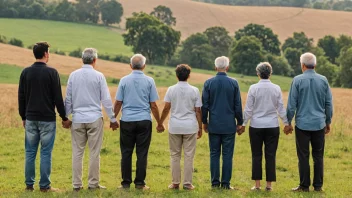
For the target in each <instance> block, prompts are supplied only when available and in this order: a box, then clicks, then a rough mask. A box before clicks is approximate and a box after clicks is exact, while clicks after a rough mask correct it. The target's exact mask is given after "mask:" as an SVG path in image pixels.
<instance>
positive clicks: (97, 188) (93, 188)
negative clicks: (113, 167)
mask: <svg viewBox="0 0 352 198" xmlns="http://www.w3.org/2000/svg"><path fill="white" fill-rule="evenodd" d="M88 190H106V187H105V186H101V185H99V186H97V187H88Z"/></svg>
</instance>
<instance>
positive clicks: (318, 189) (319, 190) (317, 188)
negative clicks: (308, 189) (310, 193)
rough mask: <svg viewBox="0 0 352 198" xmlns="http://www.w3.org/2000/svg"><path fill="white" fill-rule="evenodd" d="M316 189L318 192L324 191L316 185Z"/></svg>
mask: <svg viewBox="0 0 352 198" xmlns="http://www.w3.org/2000/svg"><path fill="white" fill-rule="evenodd" d="M314 191H316V192H323V189H322V188H321V187H316V188H314Z"/></svg>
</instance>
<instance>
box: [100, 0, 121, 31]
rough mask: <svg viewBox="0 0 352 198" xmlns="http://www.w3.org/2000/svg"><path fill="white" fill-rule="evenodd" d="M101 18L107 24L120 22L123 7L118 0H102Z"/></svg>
mask: <svg viewBox="0 0 352 198" xmlns="http://www.w3.org/2000/svg"><path fill="white" fill-rule="evenodd" d="M99 5H100V11H101V18H102V21H103V22H104V24H105V25H106V26H108V25H110V24H114V23H120V22H121V17H122V15H123V7H122V5H121V3H119V2H117V1H116V0H109V1H102V2H101V3H100V4H99Z"/></svg>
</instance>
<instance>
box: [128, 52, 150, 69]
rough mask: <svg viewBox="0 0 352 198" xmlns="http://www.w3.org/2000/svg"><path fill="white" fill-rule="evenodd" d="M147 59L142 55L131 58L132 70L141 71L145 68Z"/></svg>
mask: <svg viewBox="0 0 352 198" xmlns="http://www.w3.org/2000/svg"><path fill="white" fill-rule="evenodd" d="M146 60H147V59H146V58H145V57H144V56H143V55H142V54H135V55H133V56H132V58H131V67H132V69H136V70H141V69H143V68H144V66H145V62H146Z"/></svg>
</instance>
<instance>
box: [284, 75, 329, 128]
mask: <svg viewBox="0 0 352 198" xmlns="http://www.w3.org/2000/svg"><path fill="white" fill-rule="evenodd" d="M295 113H296V116H295ZM332 115H333V105H332V94H331V90H330V86H329V83H328V80H327V79H326V77H324V76H322V75H319V74H317V73H316V72H315V71H314V70H306V71H305V72H304V73H303V74H301V75H298V76H296V77H295V78H294V79H293V81H292V85H291V89H290V93H289V97H288V104H287V119H288V122H289V123H291V122H292V119H293V117H294V116H295V119H296V126H297V127H298V128H299V129H301V130H306V131H318V130H321V129H323V128H324V127H325V126H326V125H327V124H330V123H331V118H332Z"/></svg>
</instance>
